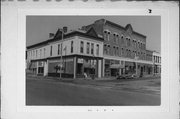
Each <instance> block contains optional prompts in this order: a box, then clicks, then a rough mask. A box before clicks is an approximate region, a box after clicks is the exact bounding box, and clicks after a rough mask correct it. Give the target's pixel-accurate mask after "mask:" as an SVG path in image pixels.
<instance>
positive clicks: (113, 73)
mask: <svg viewBox="0 0 180 119" xmlns="http://www.w3.org/2000/svg"><path fill="white" fill-rule="evenodd" d="M117 71H118V70H117V69H113V68H112V69H111V76H117V73H118V72H117Z"/></svg>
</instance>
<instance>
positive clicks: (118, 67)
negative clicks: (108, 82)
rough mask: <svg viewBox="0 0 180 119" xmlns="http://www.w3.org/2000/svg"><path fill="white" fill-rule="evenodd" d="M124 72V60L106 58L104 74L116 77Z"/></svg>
mask: <svg viewBox="0 0 180 119" xmlns="http://www.w3.org/2000/svg"><path fill="white" fill-rule="evenodd" d="M123 73H124V61H120V60H112V59H105V63H104V76H105V77H116V76H118V75H121V74H123Z"/></svg>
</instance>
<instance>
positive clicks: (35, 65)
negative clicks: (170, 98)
mask: <svg viewBox="0 0 180 119" xmlns="http://www.w3.org/2000/svg"><path fill="white" fill-rule="evenodd" d="M63 36H64V37H63V39H62V32H60V30H58V31H57V32H56V34H55V35H54V36H53V37H52V38H51V39H49V40H47V41H44V42H41V43H38V44H35V45H32V46H28V47H27V68H28V69H30V70H31V71H33V72H34V73H35V74H38V75H44V76H47V75H48V76H59V74H60V65H62V67H63V72H62V71H61V73H62V74H63V77H73V78H78V77H83V75H84V73H86V74H87V76H91V75H95V77H116V76H117V75H123V74H136V75H137V76H139V77H146V76H152V75H153V74H154V73H156V74H157V72H158V73H159V72H160V71H159V68H157V67H159V66H160V63H159V62H158V64H157V62H155V61H156V60H154V58H156V56H155V55H157V54H155V53H154V52H153V51H150V50H147V49H146V36H144V35H142V34H140V33H137V32H135V31H134V30H133V28H132V26H131V25H130V24H128V25H126V27H122V26H120V25H118V24H115V23H113V22H111V21H108V20H105V19H100V20H97V21H95V22H94V23H93V24H90V25H87V26H83V27H82V28H81V30H76V31H70V32H68V33H66V34H64V35H63ZM61 54H62V55H61Z"/></svg>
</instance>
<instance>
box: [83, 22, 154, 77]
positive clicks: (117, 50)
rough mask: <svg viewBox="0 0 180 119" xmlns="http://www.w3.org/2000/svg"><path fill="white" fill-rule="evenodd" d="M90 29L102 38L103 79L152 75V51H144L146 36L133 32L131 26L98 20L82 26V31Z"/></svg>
mask: <svg viewBox="0 0 180 119" xmlns="http://www.w3.org/2000/svg"><path fill="white" fill-rule="evenodd" d="M90 28H94V29H95V31H96V33H97V34H98V36H101V37H103V38H104V48H103V49H104V50H103V51H104V52H103V56H104V59H103V77H104V76H105V77H109V76H116V75H117V74H120V75H121V74H134V73H136V74H137V75H138V76H148V75H152V73H153V70H152V65H153V62H152V51H150V50H146V36H145V35H142V34H140V33H137V32H135V31H134V30H133V28H132V26H131V24H127V25H126V27H122V26H120V25H118V24H116V23H113V22H111V21H108V20H105V19H100V20H97V21H95V22H94V23H93V24H91V25H88V26H83V29H84V30H88V29H90Z"/></svg>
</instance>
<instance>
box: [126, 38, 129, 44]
mask: <svg viewBox="0 0 180 119" xmlns="http://www.w3.org/2000/svg"><path fill="white" fill-rule="evenodd" d="M128 44H129V38H126V46H128Z"/></svg>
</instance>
